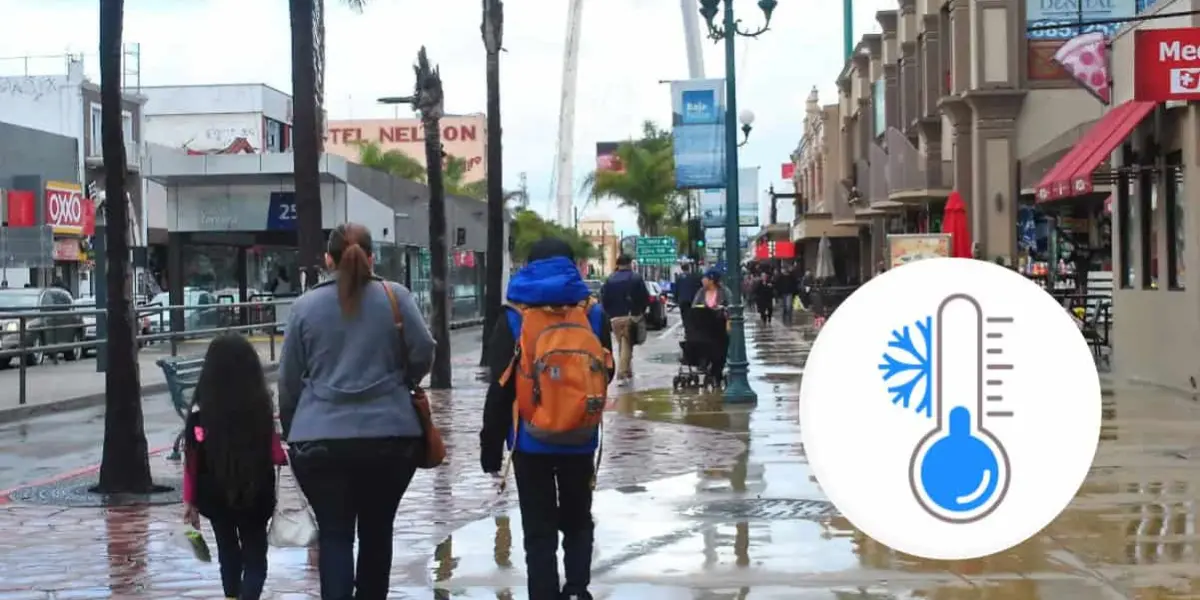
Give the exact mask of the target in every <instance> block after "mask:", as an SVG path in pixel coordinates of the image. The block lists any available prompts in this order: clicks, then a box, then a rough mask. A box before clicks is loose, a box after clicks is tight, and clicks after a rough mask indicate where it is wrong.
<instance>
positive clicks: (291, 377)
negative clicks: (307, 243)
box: [279, 223, 435, 600]
mask: <svg viewBox="0 0 1200 600" xmlns="http://www.w3.org/2000/svg"><path fill="white" fill-rule="evenodd" d="M371 248H372V244H371V235H370V233H369V232H368V231H367V230H366V228H364V227H363V226H362V225H358V224H354V223H346V224H344V225H339V226H338V227H336V228H335V229H334V230H333V232H332V233H331V234H330V235H329V246H328V251H327V254H326V256H325V261H326V263H327V266H328V267H329V268H330V269H331V270H332V271H333V275H332V277H331V278H330V279H329V280H327V281H324V282H322V283H319V284H317V285H316V286H315V287H314V288H313V289H311V290H309V291H308V292H306V293H305V294H304V295H302V296H300V298H299V299H298V300H296V302H295V304H293V305H292V311H291V315H290V317H289V319H288V325H287V327H288V329H287V331H288V335H287V336H286V337H285V338H284V341H283V349H282V351H281V356H280V364H279V416H280V421H281V422H282V425H283V432H284V439H286V440H287V442H288V446H289V456H290V459H291V462H292V471H293V472H294V473H295V475H296V482H297V483H298V484H299V485H300V489H301V491H302V492H303V493H304V496H305V498H307V500H308V503H309V505H310V506H311V507H312V510H313V514H314V516H315V517H316V521H317V529H318V545H319V547H320V552H319V553H318V556H319V558H318V564H317V567H318V571H319V573H320V582H321V598H322V600H385V598H387V595H388V588H389V583H390V581H389V577H390V574H391V569H392V523H393V522H394V521H395V519H396V511H397V508H398V506H399V504H400V500H401V498H403V496H404V492H405V491H406V490H407V489H408V484H409V482H410V481H411V480H412V477H413V474H414V472H415V471H416V469H417V466H418V464H419V463H420V462H421V459H422V457H423V454H422V453H423V451H424V443H423V437H422V436H423V433H424V430H423V428H422V425H421V420H420V416H419V415H418V413H417V410H416V408H415V407H414V405H413V399H412V393H411V391H410V387H409V384H408V382H410V381H420V380H421V379H422V378H424V377H425V375H427V374H428V373H429V368H430V365H431V364H432V362H433V352H434V347H435V344H434V341H433V337H432V336H431V335H430V333H429V327H428V326H427V325H426V323H425V321H424V319H423V318H422V316H421V311H420V309H419V308H418V307H417V303H416V302H415V301H414V300H413V297H412V294H411V293H410V292H409V290H408V289H407V288H405V287H404V286H402V285H400V284H397V283H393V282H390V281H383V280H381V279H379V278H377V277H375V276H374V275H373V274H372V256H371ZM384 286H389V287H390V288H391V290H390V292H391V293H390V294H389V291H388V290H387V289H385V287H384ZM392 298H394V299H395V307H396V308H397V309H398V310H399V312H400V315H401V317H402V321H403V323H404V327H403V328H401V329H400V334H397V329H396V326H395V323H396V319H395V316H394V313H393V300H392ZM401 335H402V336H403V339H402V340H401V337H400V336H401ZM356 532H357V538H358V559H357V562H356V561H355V557H354V542H355V534H356Z"/></svg>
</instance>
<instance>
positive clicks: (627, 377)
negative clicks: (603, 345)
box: [600, 254, 650, 383]
mask: <svg viewBox="0 0 1200 600" xmlns="http://www.w3.org/2000/svg"><path fill="white" fill-rule="evenodd" d="M632 267H633V257H631V256H629V255H628V254H622V255H621V256H619V257H617V271H616V272H615V273H613V274H612V275H610V276H609V278H608V281H605V282H604V285H602V286H600V304H601V305H602V306H603V307H604V312H605V314H607V315H608V316H609V318H611V319H612V329H613V335H614V336H616V338H617V354H618V358H617V379H618V380H619V381H622V382H626V383H628V382H631V381H632V380H633V347H634V345H636V342H637V338H638V337H639V334H641V333H643V332H644V330H643V331H641V332H640V331H639V329H640V328H642V327H645V326H646V325H645V322H644V320H645V315H646V307H648V306H649V305H650V291H649V290H647V289H646V282H645V281H643V280H642V276H641V275H638V274H637V273H634V272H633V268H632Z"/></svg>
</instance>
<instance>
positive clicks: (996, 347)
mask: <svg viewBox="0 0 1200 600" xmlns="http://www.w3.org/2000/svg"><path fill="white" fill-rule="evenodd" d="M1100 419H1101V416H1100V380H1099V376H1098V375H1097V373H1096V367H1095V363H1094V362H1093V359H1092V354H1091V352H1090V350H1089V348H1088V346H1087V343H1086V342H1085V340H1084V338H1083V335H1082V334H1081V333H1080V331H1079V327H1078V325H1077V324H1076V321H1075V319H1074V318H1073V317H1072V316H1071V315H1070V314H1069V313H1068V312H1067V310H1066V309H1065V308H1063V306H1061V305H1060V304H1059V303H1058V302H1057V301H1055V300H1054V299H1053V298H1052V297H1051V296H1050V295H1049V294H1047V293H1046V292H1044V291H1043V290H1042V289H1041V288H1040V287H1038V285H1037V284H1035V283H1033V282H1032V281H1030V280H1028V279H1026V278H1025V277H1023V276H1021V275H1020V274H1018V273H1015V272H1013V271H1011V270H1009V269H1006V268H1004V267H1001V266H998V265H994V264H992V263H988V262H984V261H978V260H971V259H958V258H936V259H929V260H922V261H917V262H913V263H909V264H907V265H904V266H902V267H898V268H895V269H892V270H889V271H887V272H885V273H884V274H882V275H880V276H878V277H875V278H874V279H871V280H870V281H868V282H867V283H866V284H864V285H863V286H862V287H861V288H859V289H858V290H857V291H856V292H854V294H852V295H851V296H850V297H849V298H847V299H846V301H845V302H844V303H842V305H841V306H839V307H838V309H837V311H836V312H835V313H834V314H833V316H832V317H830V318H829V320H828V321H826V322H825V325H824V327H823V328H822V329H821V333H820V334H819V335H818V336H817V339H816V342H815V343H814V344H813V347H812V351H811V352H810V354H809V356H808V362H807V364H806V365H805V369H804V379H803V381H802V383H801V386H800V431H801V438H802V440H803V442H804V451H805V453H806V455H807V457H808V462H809V464H810V466H811V467H812V470H813V473H814V475H815V476H816V478H817V481H818V482H819V483H820V485H821V487H822V489H823V490H824V491H825V493H826V494H827V495H828V496H829V499H830V501H832V502H833V504H834V506H836V507H837V509H838V510H839V511H840V512H841V513H842V514H843V515H844V516H845V517H846V518H847V519H849V520H850V522H851V523H853V524H854V526H855V527H857V528H859V529H860V530H862V532H863V533H865V534H867V535H868V536H870V537H871V538H873V539H875V540H876V541H879V542H881V543H883V544H885V545H887V546H889V547H891V548H893V549H895V550H898V551H901V552H905V553H908V554H912V555H914V556H920V557H924V558H931V559H942V560H956V559H969V558H978V557H982V556H987V555H990V554H995V553H997V552H1001V551H1004V550H1007V549H1009V548H1011V547H1013V546H1016V545H1017V544H1020V543H1021V542H1023V541H1025V540H1027V539H1029V538H1030V537H1032V536H1033V535H1035V534H1037V533H1038V532H1039V531H1041V530H1042V529H1043V528H1044V527H1045V526H1046V525H1048V524H1049V523H1050V522H1051V521H1052V520H1053V519H1054V518H1055V517H1057V516H1058V515H1059V514H1060V513H1061V512H1062V511H1063V509H1064V508H1066V506H1067V504H1068V503H1069V502H1070V501H1071V499H1072V498H1073V497H1074V496H1075V493H1076V492H1078V491H1079V487H1080V485H1082V484H1083V480H1084V478H1085V477H1086V476H1087V473H1088V470H1089V469H1090V468H1091V465H1092V459H1093V458H1094V457H1095V454H1096V446H1097V444H1098V442H1099V438H1100Z"/></svg>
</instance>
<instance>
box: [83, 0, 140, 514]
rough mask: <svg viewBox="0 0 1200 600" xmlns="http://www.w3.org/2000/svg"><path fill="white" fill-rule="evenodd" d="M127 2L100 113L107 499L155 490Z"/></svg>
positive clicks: (104, 65)
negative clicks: (128, 88) (127, 128)
mask: <svg viewBox="0 0 1200 600" xmlns="http://www.w3.org/2000/svg"><path fill="white" fill-rule="evenodd" d="M124 20H125V1H124V0H100V106H101V115H100V118H101V132H100V138H101V144H102V147H103V154H104V189H105V190H107V191H108V194H106V197H107V198H108V199H109V201H108V202H105V203H104V222H105V223H107V224H108V225H107V226H106V228H105V233H104V242H105V245H106V251H107V256H106V262H105V269H106V273H105V277H106V280H105V281H106V285H107V292H108V306H107V307H106V308H107V314H106V318H107V322H108V343H107V344H106V351H107V352H108V368H107V369H106V370H105V372H104V396H105V399H104V450H103V454H102V458H101V462H100V481H99V483H98V484H97V485H96V487H95V488H94V489H93V491H95V492H98V493H102V494H114V493H126V494H145V493H149V492H151V491H153V489H154V484H153V482H152V480H151V478H150V459H149V456H148V450H147V447H146V432H145V428H144V426H143V416H142V386H141V382H140V381H139V377H138V364H137V348H136V346H135V344H134V333H133V322H134V319H133V314H132V313H133V310H132V309H133V306H132V304H131V303H130V301H129V290H128V289H127V288H126V279H127V278H128V276H129V229H128V227H126V226H125V224H126V223H128V222H129V203H128V202H126V201H125V192H124V190H125V189H126V188H125V170H126V165H127V164H128V163H127V162H126V156H125V134H124V132H123V127H122V126H121V83H122V82H121V78H122V71H121V59H122V58H123V54H124V53H123V51H122V45H121V44H122V38H123V36H124Z"/></svg>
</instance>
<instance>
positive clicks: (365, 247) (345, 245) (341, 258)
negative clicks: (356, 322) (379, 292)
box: [329, 223, 372, 316]
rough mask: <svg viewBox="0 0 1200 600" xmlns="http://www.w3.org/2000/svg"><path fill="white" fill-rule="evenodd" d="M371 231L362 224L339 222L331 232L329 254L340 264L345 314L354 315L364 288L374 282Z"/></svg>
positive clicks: (340, 295)
mask: <svg viewBox="0 0 1200 600" xmlns="http://www.w3.org/2000/svg"><path fill="white" fill-rule="evenodd" d="M370 248H371V234H370V233H369V232H368V231H367V229H366V228H365V227H363V226H362V225H358V224H355V223H346V224H344V225H339V226H337V227H336V228H335V229H334V230H333V233H331V234H330V236H329V256H330V258H332V259H333V262H334V265H335V266H336V268H337V286H338V304H339V305H341V307H342V314H343V315H346V316H350V315H354V314H356V313H357V312H358V308H359V306H360V305H361V304H362V297H363V290H365V289H366V287H367V284H369V283H371V277H372V275H371V250H370Z"/></svg>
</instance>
